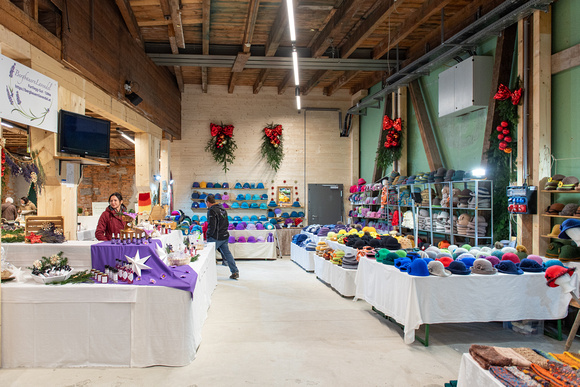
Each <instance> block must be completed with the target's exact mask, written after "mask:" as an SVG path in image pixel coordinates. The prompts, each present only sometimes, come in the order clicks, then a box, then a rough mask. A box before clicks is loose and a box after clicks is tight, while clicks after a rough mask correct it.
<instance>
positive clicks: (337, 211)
mask: <svg viewBox="0 0 580 387" xmlns="http://www.w3.org/2000/svg"><path fill="white" fill-rule="evenodd" d="M342 212H343V203H342V184H308V224H334V223H336V222H338V221H343V214H342Z"/></svg>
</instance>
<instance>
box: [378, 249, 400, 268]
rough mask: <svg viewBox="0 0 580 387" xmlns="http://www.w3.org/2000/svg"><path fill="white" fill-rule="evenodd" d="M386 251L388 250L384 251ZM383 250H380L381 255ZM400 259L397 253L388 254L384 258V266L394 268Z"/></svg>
mask: <svg viewBox="0 0 580 387" xmlns="http://www.w3.org/2000/svg"><path fill="white" fill-rule="evenodd" d="M383 250H386V249H383ZM383 250H379V253H380V252H381V251H383ZM399 258H400V257H399V256H398V255H397V253H387V254H386V255H385V256H384V257H383V264H385V265H391V266H394V265H395V260H397V259H399Z"/></svg>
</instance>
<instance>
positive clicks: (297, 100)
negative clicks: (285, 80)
mask: <svg viewBox="0 0 580 387" xmlns="http://www.w3.org/2000/svg"><path fill="white" fill-rule="evenodd" d="M296 108H297V109H298V110H300V109H302V106H301V104H300V96H299V95H297V96H296Z"/></svg>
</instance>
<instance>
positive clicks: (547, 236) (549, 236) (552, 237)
mask: <svg viewBox="0 0 580 387" xmlns="http://www.w3.org/2000/svg"><path fill="white" fill-rule="evenodd" d="M540 236H541V237H542V238H550V239H560V238H558V237H555V236H551V235H540Z"/></svg>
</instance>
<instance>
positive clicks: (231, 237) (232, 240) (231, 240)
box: [228, 235, 236, 243]
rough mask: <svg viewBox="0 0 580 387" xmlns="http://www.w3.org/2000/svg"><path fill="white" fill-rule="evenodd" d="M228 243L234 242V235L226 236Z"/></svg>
mask: <svg viewBox="0 0 580 387" xmlns="http://www.w3.org/2000/svg"><path fill="white" fill-rule="evenodd" d="M228 243H236V237H235V236H233V235H230V237H229V238H228Z"/></svg>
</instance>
